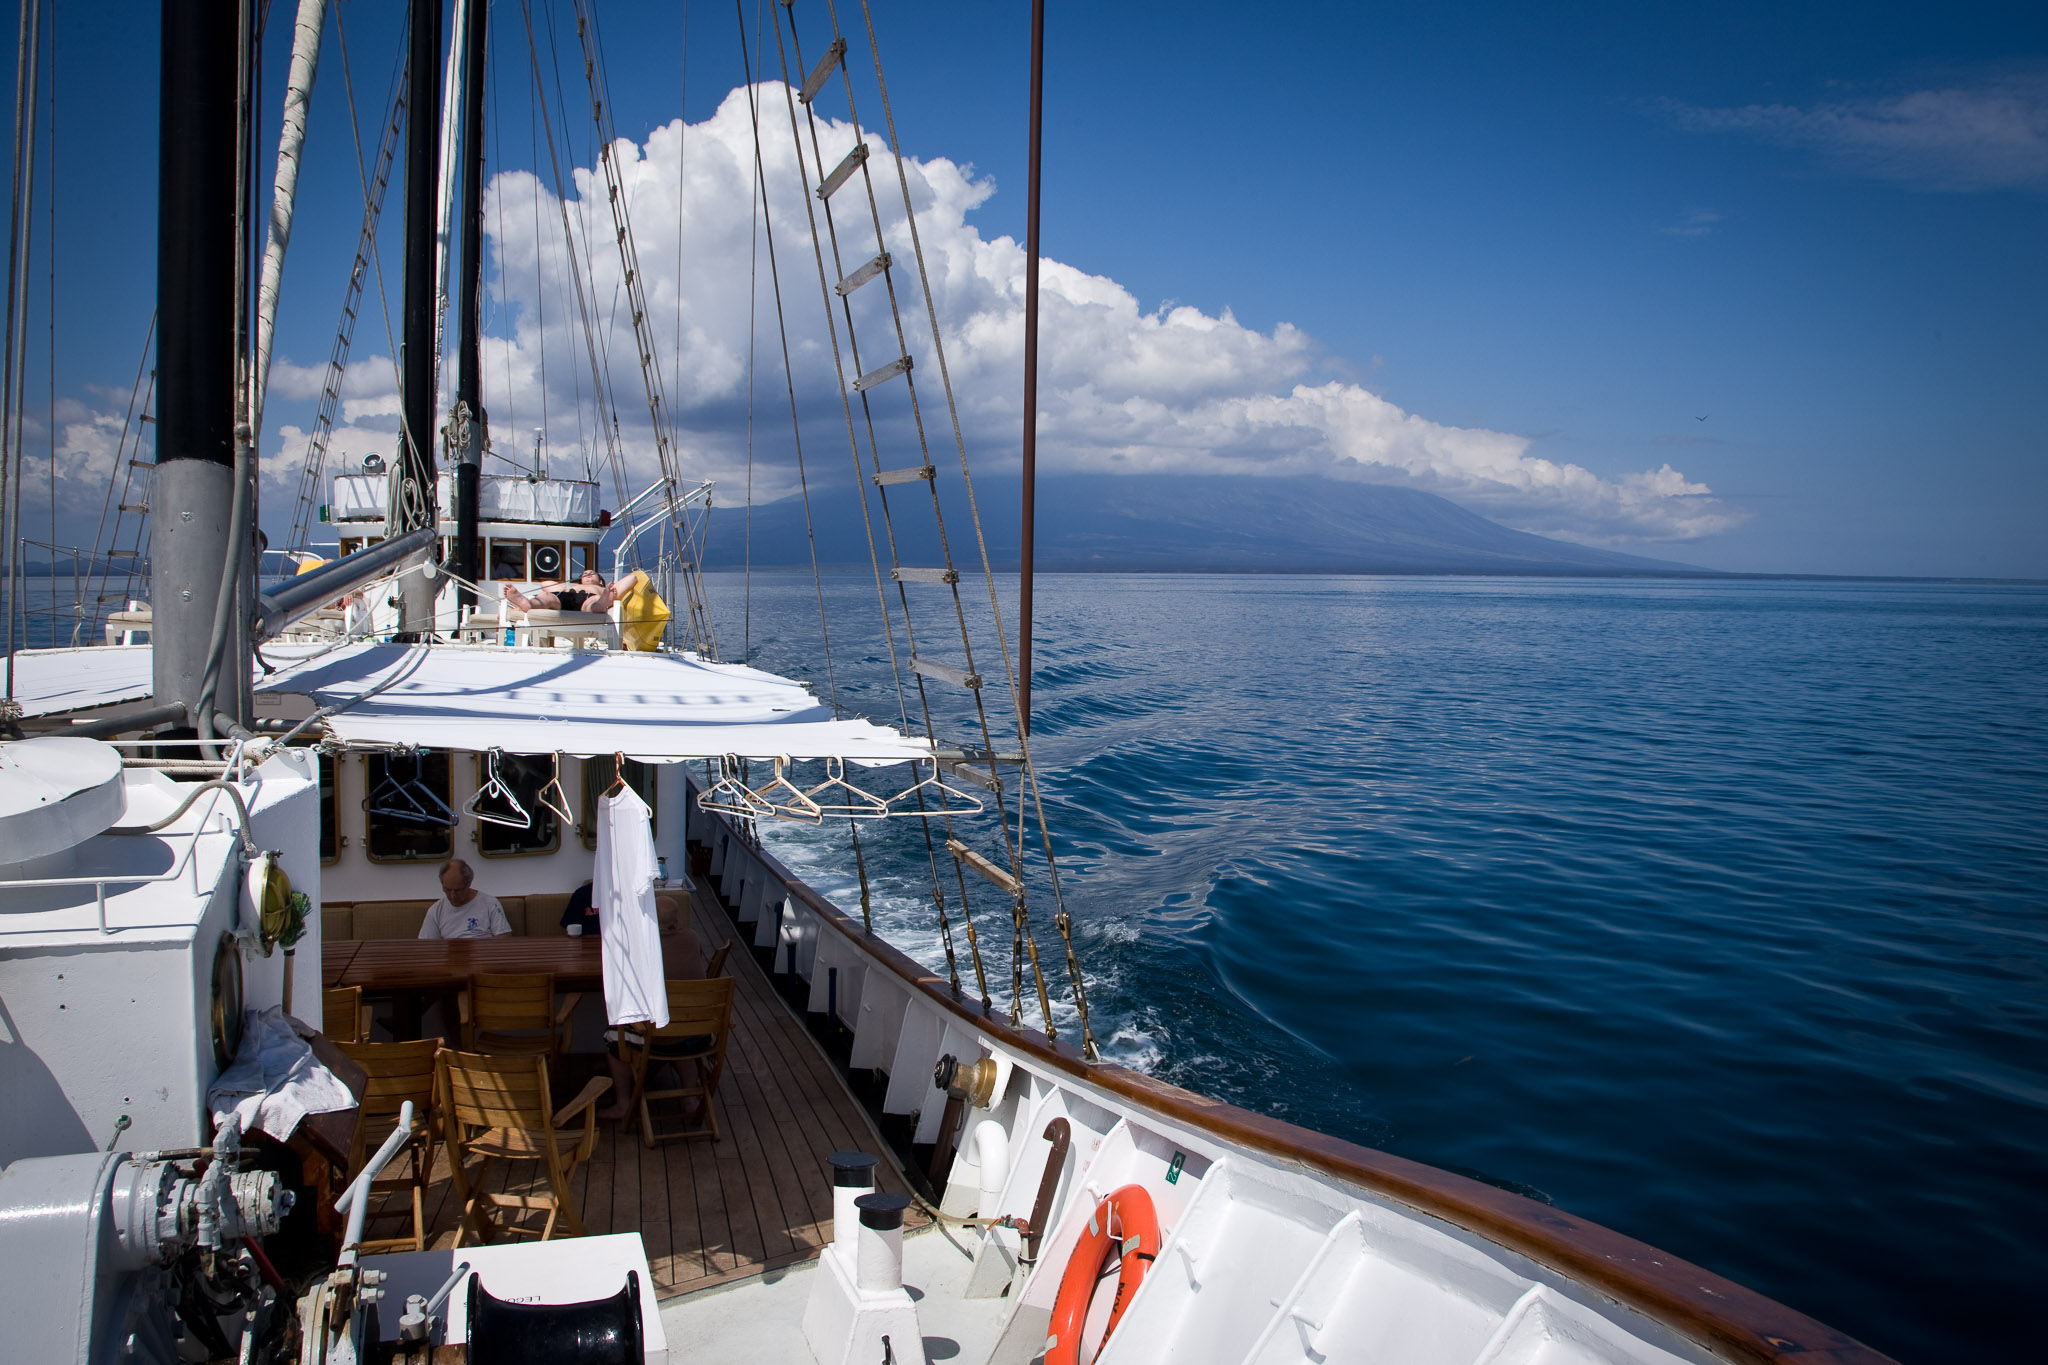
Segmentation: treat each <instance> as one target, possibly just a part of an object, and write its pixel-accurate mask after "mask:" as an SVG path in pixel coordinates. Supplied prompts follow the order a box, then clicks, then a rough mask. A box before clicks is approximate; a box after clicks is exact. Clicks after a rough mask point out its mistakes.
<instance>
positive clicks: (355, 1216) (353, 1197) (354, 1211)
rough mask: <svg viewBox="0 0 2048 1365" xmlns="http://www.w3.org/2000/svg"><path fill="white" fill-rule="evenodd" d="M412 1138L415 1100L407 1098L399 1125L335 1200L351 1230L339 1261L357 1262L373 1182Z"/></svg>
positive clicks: (401, 1109) (347, 1263)
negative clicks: (346, 1218)
mask: <svg viewBox="0 0 2048 1365" xmlns="http://www.w3.org/2000/svg"><path fill="white" fill-rule="evenodd" d="M411 1141H412V1101H411V1100H407V1101H406V1102H405V1103H404V1104H401V1105H400V1106H398V1126H397V1127H396V1128H394V1129H392V1130H391V1136H390V1137H388V1138H385V1139H384V1145H383V1146H382V1147H379V1148H378V1149H377V1153H376V1155H375V1156H372V1157H371V1158H370V1159H369V1160H368V1161H366V1162H364V1163H363V1173H362V1174H361V1175H359V1176H357V1177H356V1178H355V1179H354V1180H352V1181H350V1182H349V1186H348V1188H347V1189H345V1190H343V1191H342V1192H341V1197H340V1198H339V1199H337V1200H335V1201H334V1211H335V1212H336V1213H345V1214H347V1215H348V1232H347V1233H346V1234H345V1235H344V1236H343V1237H342V1239H341V1256H340V1258H339V1263H340V1264H342V1265H354V1264H355V1263H356V1254H357V1248H358V1246H359V1244H360V1243H361V1242H362V1240H363V1219H364V1218H365V1217H366V1216H367V1215H368V1214H369V1211H370V1182H371V1181H373V1180H375V1179H376V1178H377V1177H378V1176H379V1175H381V1174H383V1171H384V1167H385V1166H386V1165H387V1164H389V1162H390V1161H391V1158H393V1157H394V1156H397V1155H398V1149H399V1148H401V1147H403V1146H405V1144H406V1143H408V1142H411Z"/></svg>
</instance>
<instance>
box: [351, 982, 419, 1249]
mask: <svg viewBox="0 0 2048 1365" xmlns="http://www.w3.org/2000/svg"><path fill="white" fill-rule="evenodd" d="M346 993H347V994H355V995H359V994H360V992H358V991H355V990H353V989H351V990H350V991H348V992H346ZM328 994H329V995H340V994H344V992H340V991H329V992H328ZM329 1036H330V1037H331V1036H332V1035H329ZM336 1046H338V1047H339V1048H340V1049H341V1050H342V1052H343V1053H344V1054H345V1055H347V1056H348V1057H349V1058H350V1060H352V1061H354V1062H355V1064H356V1065H357V1066H360V1067H361V1068H362V1069H363V1072H364V1074H365V1076H367V1078H368V1079H366V1080H365V1081H364V1082H363V1100H362V1121H361V1122H360V1123H358V1124H356V1136H355V1142H354V1144H353V1145H352V1146H351V1147H350V1148H349V1153H348V1178H349V1179H350V1180H354V1179H355V1178H356V1176H357V1175H358V1174H359V1173H361V1171H362V1169H363V1161H364V1159H365V1158H364V1154H365V1153H366V1152H374V1151H376V1150H377V1148H378V1147H380V1146H382V1145H383V1142H384V1139H385V1138H386V1137H387V1136H389V1134H390V1132H391V1130H392V1128H393V1127H395V1126H396V1125H397V1122H398V1112H399V1106H401V1105H403V1104H404V1103H405V1102H406V1101H407V1100H411V1101H412V1139H411V1141H410V1142H408V1143H407V1145H406V1146H404V1147H402V1148H400V1149H399V1152H398V1154H397V1155H396V1156H394V1157H393V1158H392V1159H391V1161H390V1163H389V1164H387V1165H386V1166H385V1167H384V1169H385V1171H386V1172H387V1174H385V1175H382V1176H380V1177H378V1178H377V1179H376V1180H373V1181H371V1182H370V1191H369V1196H368V1197H369V1199H370V1207H369V1210H368V1212H367V1215H366V1217H365V1226H368V1224H369V1222H370V1221H372V1220H377V1219H390V1218H404V1217H407V1216H408V1215H410V1217H411V1218H412V1235H411V1236H410V1237H379V1238H369V1237H365V1238H364V1239H363V1243H362V1249H363V1251H364V1252H365V1253H376V1252H380V1251H425V1250H426V1249H427V1220H426V1193H427V1182H428V1180H429V1178H430V1177H431V1176H432V1174H433V1169H434V1054H435V1053H436V1052H437V1051H439V1050H440V1046H441V1044H440V1041H439V1040H438V1039H434V1038H427V1039H424V1040H422V1041H420V1042H417V1043H361V1042H355V1043H348V1042H340V1041H339V1040H337V1041H336ZM373 1130H374V1131H373ZM401 1161H404V1162H408V1163H409V1169H407V1170H406V1171H405V1173H403V1174H388V1173H389V1172H392V1171H395V1170H396V1169H397V1166H398V1163H399V1162H401ZM393 1194H403V1195H406V1196H408V1202H409V1207H403V1206H402V1207H399V1208H385V1209H379V1208H378V1207H377V1201H378V1200H379V1199H380V1198H383V1197H385V1196H389V1195H393Z"/></svg>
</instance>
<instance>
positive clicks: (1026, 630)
mask: <svg viewBox="0 0 2048 1365" xmlns="http://www.w3.org/2000/svg"><path fill="white" fill-rule="evenodd" d="M1044 93H1045V0H1031V179H1030V188H1029V190H1028V191H1027V194H1026V200H1025V210H1024V499H1023V502H1024V511H1023V525H1022V527H1021V528H1020V529H1019V545H1018V550H1017V728H1018V729H1019V730H1020V731H1021V732H1022V733H1023V736H1024V737H1025V738H1026V739H1028V738H1030V737H1031V547H1032V540H1033V537H1034V536H1035V534H1036V531H1037V528H1036V526H1035V525H1034V524H1033V522H1034V520H1035V518H1036V515H1037V510H1038V509H1037V501H1038V497H1037V494H1038V161H1039V133H1040V130H1041V129H1042V128H1043V127H1044V123H1045V118H1044V108H1043V104H1044V100H1043V95H1044Z"/></svg>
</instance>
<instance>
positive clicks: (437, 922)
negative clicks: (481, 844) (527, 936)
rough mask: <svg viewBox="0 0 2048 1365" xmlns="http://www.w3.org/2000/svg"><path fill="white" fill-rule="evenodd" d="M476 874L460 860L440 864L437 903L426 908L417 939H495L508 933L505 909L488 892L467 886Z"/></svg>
mask: <svg viewBox="0 0 2048 1365" xmlns="http://www.w3.org/2000/svg"><path fill="white" fill-rule="evenodd" d="M475 880H476V874H475V873H474V872H471V871H470V870H469V864H468V863H465V862H464V861H462V859H460V858H450V859H449V860H448V861H447V862H445V863H442V864H441V890H442V891H443V892H444V893H445V894H443V895H442V897H441V899H439V900H437V901H435V902H434V903H433V904H432V905H430V906H428V907H427V917H426V918H425V919H424V920H422V921H420V937H421V938H496V937H497V936H498V935H500V934H509V933H511V932H512V924H511V922H510V921H509V920H507V919H506V918H505V907H504V906H502V905H500V904H498V898H497V897H496V896H493V895H492V894H491V893H490V892H488V891H479V890H477V889H476V888H475V887H473V886H471V885H470V883H471V882H473V881H475Z"/></svg>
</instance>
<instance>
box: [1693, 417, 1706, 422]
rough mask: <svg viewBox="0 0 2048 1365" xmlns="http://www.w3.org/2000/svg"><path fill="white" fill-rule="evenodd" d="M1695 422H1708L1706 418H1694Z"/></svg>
mask: <svg viewBox="0 0 2048 1365" xmlns="http://www.w3.org/2000/svg"><path fill="white" fill-rule="evenodd" d="M1693 420H1694V421H1695V422H1704V421H1706V420H1707V419H1706V418H1704V417H1695V418H1693Z"/></svg>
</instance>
